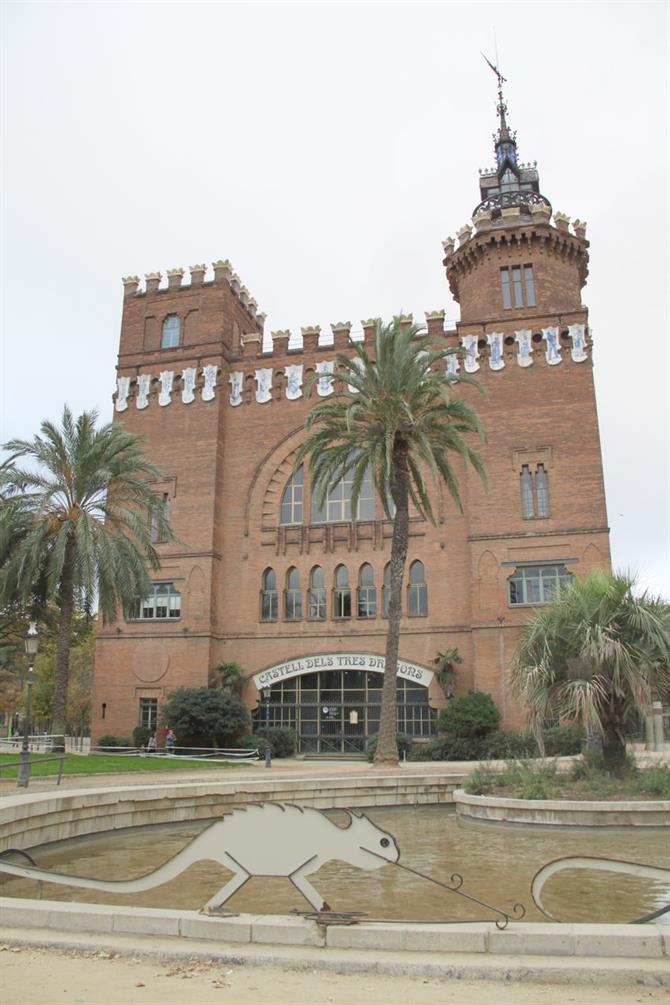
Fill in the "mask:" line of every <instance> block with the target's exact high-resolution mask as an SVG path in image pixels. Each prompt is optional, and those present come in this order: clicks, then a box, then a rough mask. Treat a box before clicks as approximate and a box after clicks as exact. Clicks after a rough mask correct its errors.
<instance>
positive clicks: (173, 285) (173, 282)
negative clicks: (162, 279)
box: [167, 269, 184, 290]
mask: <svg viewBox="0 0 670 1005" xmlns="http://www.w3.org/2000/svg"><path fill="white" fill-rule="evenodd" d="M167 278H168V289H169V290H178V289H179V288H180V287H181V285H182V282H183V279H184V270H183V269H168V270H167Z"/></svg>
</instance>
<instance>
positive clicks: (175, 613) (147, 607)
mask: <svg viewBox="0 0 670 1005" xmlns="http://www.w3.org/2000/svg"><path fill="white" fill-rule="evenodd" d="M180 617H181V594H180V593H178V592H177V590H175V588H174V583H154V584H153V586H152V587H151V592H150V594H149V596H148V597H145V598H144V600H141V601H138V602H137V604H136V605H135V606H134V607H133V608H132V610H131V611H130V614H129V620H139V621H153V620H161V621H166V620H170V619H174V618H180Z"/></svg>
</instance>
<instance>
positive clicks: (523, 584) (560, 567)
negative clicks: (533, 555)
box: [507, 559, 573, 608]
mask: <svg viewBox="0 0 670 1005" xmlns="http://www.w3.org/2000/svg"><path fill="white" fill-rule="evenodd" d="M568 561H569V560H567V559H564V560H562V561H561V560H560V559H550V560H548V561H546V562H543V561H540V560H538V561H532V562H530V561H529V562H523V561H520V562H515V563H514V571H513V572H512V574H511V575H510V576H508V577H507V606H508V607H510V608H517V607H545V606H546V605H547V604H551V603H553V601H554V600H555V599H556V596H557V594H558V592H559V590H560V589H561V586H562V585H568V584H569V583H570V581H571V580H572V578H573V573H571V572H570V570H569V569H568V568H567V563H568ZM548 570H552V572H553V573H555V575H553V576H551V577H550V576H549V575H548V574H547V572H548ZM533 572H535V575H531V574H532V573H533ZM531 581H533V582H534V581H537V584H538V596H539V599H537V600H529V599H527V596H528V588H527V583H529V582H531ZM517 584H518V586H519V587H520V589H521V592H522V593H523V599H521V600H513V599H512V591H513V587H515V588H516V586H517ZM549 584H553V585H552V586H551V587H549ZM545 591H546V592H545Z"/></svg>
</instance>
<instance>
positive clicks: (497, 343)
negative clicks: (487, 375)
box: [486, 332, 505, 370]
mask: <svg viewBox="0 0 670 1005" xmlns="http://www.w3.org/2000/svg"><path fill="white" fill-rule="evenodd" d="M503 337H504V336H503V332H490V334H488V335H487V336H486V341H487V342H488V344H489V346H490V347H491V355H490V356H489V366H490V368H491V369H492V370H502V368H503V367H504V366H505V360H504V359H503Z"/></svg>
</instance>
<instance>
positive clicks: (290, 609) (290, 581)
mask: <svg viewBox="0 0 670 1005" xmlns="http://www.w3.org/2000/svg"><path fill="white" fill-rule="evenodd" d="M284 617H285V618H286V620H287V621H300V619H301V618H302V591H301V589H300V573H299V572H298V570H297V569H289V570H288V572H287V573H286V591H285V594H284Z"/></svg>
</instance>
